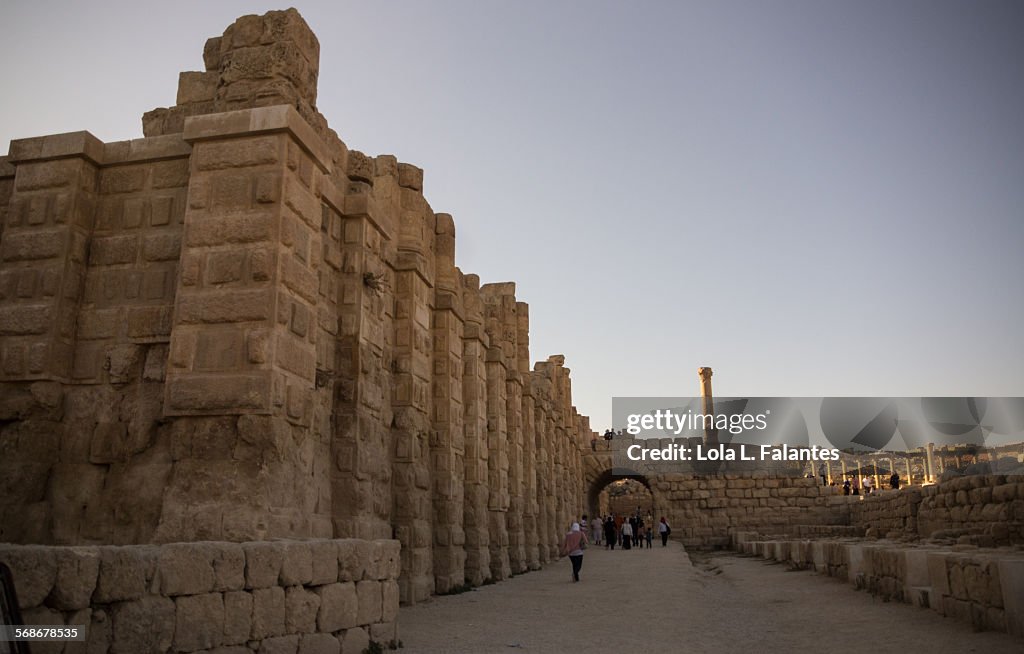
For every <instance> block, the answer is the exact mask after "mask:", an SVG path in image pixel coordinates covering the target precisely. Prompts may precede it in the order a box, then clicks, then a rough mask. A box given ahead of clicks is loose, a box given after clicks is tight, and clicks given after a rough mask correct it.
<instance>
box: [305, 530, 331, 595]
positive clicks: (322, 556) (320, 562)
mask: <svg viewBox="0 0 1024 654" xmlns="http://www.w3.org/2000/svg"><path fill="white" fill-rule="evenodd" d="M309 551H310V556H311V557H312V579H311V580H310V584H311V585H313V586H322V585H324V584H333V583H334V582H336V581H338V546H337V545H336V544H335V542H334V541H333V540H317V541H311V542H310V543H309Z"/></svg>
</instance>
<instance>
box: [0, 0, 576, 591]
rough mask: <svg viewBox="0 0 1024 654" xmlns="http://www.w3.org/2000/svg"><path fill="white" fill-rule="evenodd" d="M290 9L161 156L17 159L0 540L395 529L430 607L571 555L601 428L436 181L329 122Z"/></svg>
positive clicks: (4, 265) (314, 58) (246, 37)
mask: <svg viewBox="0 0 1024 654" xmlns="http://www.w3.org/2000/svg"><path fill="white" fill-rule="evenodd" d="M318 57H319V44H318V42H317V40H316V37H315V36H314V35H313V33H312V32H311V31H310V30H309V28H308V26H307V25H306V24H305V22H304V21H303V20H302V18H301V17H300V16H299V15H298V13H297V12H295V11H294V10H288V11H283V12H270V13H268V14H266V15H264V16H245V17H242V18H240V19H239V20H238V21H236V22H235V23H234V24H233V25H231V26H230V27H229V28H228V29H227V30H226V31H225V32H224V34H223V35H222V36H221V37H216V38H213V39H210V41H209V42H207V45H206V48H205V51H204V63H205V68H206V70H205V71H203V72H186V73H182V75H181V76H180V78H179V86H178V95H177V104H176V105H175V106H174V107H171V108H167V109H156V110H154V111H152V112H149V113H147V114H146V116H144V118H143V127H144V134H145V138H142V139H136V140H132V141H124V142H117V143H103V142H101V141H99V140H98V139H96V138H95V137H93V136H92V135H91V134H89V133H87V132H77V133H72V134H62V135H56V136H45V137H39V138H30V139H22V140H18V141H14V142H13V143H12V144H11V148H10V155H9V156H8V157H4V158H0V447H2V451H3V457H2V459H0V491H2V492H0V540H2V541H7V542H12V543H33V544H47V545H64V546H82V545H103V546H106V545H126V546H127V545H136V544H147V543H154V544H156V543H177V542H186V543H187V542H195V541H218V542H234V543H238V542H249V541H264V540H268V539H323V538H328V539H329V538H352V539H360V540H377V539H392V538H393V539H396V541H398V542H399V543H400V544H401V550H400V552H401V553H400V562H401V574H400V575H396V577H395V578H396V580H397V581H396V583H397V593H396V594H395V601H396V602H397V601H398V598H399V597H400V598H401V600H402V601H403V602H416V601H420V600H422V599H424V598H426V597H427V596H429V595H430V594H432V593H435V592H447V591H450V590H452V589H455V588H457V587H460V586H462V585H463V584H466V583H469V584H474V585H475V584H481V583H484V582H485V581H488V580H499V579H504V578H507V577H508V576H510V575H512V574H515V573H520V572H524V571H526V570H528V569H535V568H537V567H538V566H539V565H540V564H541V563H543V562H545V561H548V560H550V559H552V558H556V557H557V548H558V543H559V541H560V539H561V536H562V534H563V533H564V531H565V529H566V527H567V526H568V524H569V522H570V520H571V518H572V516H574V515H577V514H578V512H579V509H580V505H581V493H582V481H581V473H580V471H581V464H580V450H581V444H586V443H589V441H590V438H591V434H590V432H589V423H588V421H587V420H586V419H585V418H583V417H581V416H579V415H578V414H577V412H576V410H575V408H574V407H573V406H572V399H571V385H570V383H569V370H568V368H566V367H565V365H564V358H562V357H561V356H556V357H551V358H549V359H547V360H545V361H543V362H541V363H539V364H537V366H536V367H535V368H534V369H533V370H531V369H530V353H529V314H528V307H527V305H526V304H525V303H523V302H520V301H517V298H516V288H515V285H514V284H513V283H501V284H484V285H481V284H480V280H479V278H478V277H477V276H475V275H470V274H465V273H464V272H463V271H461V270H460V269H459V268H458V267H457V266H456V265H455V223H454V220H453V219H452V217H451V216H449V215H447V214H443V213H435V212H434V210H433V209H432V208H431V207H430V205H429V203H428V202H427V200H426V199H425V197H424V195H423V171H422V170H420V169H419V168H417V167H416V166H413V165H410V164H406V163H402V162H399V161H398V160H397V159H396V158H395V157H393V156H390V155H381V156H377V157H370V156H367V155H365V154H363V153H361V152H358V151H355V150H349V149H348V147H347V146H346V145H345V144H344V143H343V142H342V141H341V139H339V138H338V136H337V134H335V133H334V132H333V131H332V130H331V129H330V128H329V126H328V124H327V121H326V119H325V118H324V117H323V116H322V115H321V114H320V113H319V112H318V110H317V109H316V80H317V70H318V66H319V62H318Z"/></svg>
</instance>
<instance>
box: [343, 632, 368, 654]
mask: <svg viewBox="0 0 1024 654" xmlns="http://www.w3.org/2000/svg"><path fill="white" fill-rule="evenodd" d="M369 646H370V634H369V633H368V632H367V630H366V629H363V628H362V627H353V628H352V629H348V630H347V631H345V635H344V637H342V640H341V651H342V653H343V654H348V652H363V651H364V650H366V649H367V648H368V647H369Z"/></svg>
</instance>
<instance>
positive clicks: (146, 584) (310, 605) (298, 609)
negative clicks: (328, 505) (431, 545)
mask: <svg viewBox="0 0 1024 654" xmlns="http://www.w3.org/2000/svg"><path fill="white" fill-rule="evenodd" d="M0 562H3V563H6V564H7V565H8V566H9V567H10V568H11V570H12V572H13V574H14V579H15V587H16V590H17V593H18V602H19V604H20V606H21V611H22V618H23V620H24V622H25V623H26V624H32V625H43V624H47V625H57V624H64V625H87V626H88V637H87V640H86V642H77V643H68V644H67V648H66V649H64V646H65V644H64V643H56V642H51V643H47V642H34V643H32V649H33V652H43V653H44V654H45V653H47V652H61V651H64V652H107V651H109V652H111V653H112V654H121V653H123V654H134V653H137V652H198V651H203V652H205V651H216V652H218V653H219V654H244V653H246V652H251V651H252V650H257V651H259V652H273V653H275V654H277V653H289V654H294V653H296V652H302V653H310V654H312V653H314V652H316V653H332V654H339V652H341V651H344V652H345V653H346V654H348V653H350V652H357V653H358V652H362V651H363V650H364V649H365V648H366V647H367V646H368V645H369V643H370V641H375V642H378V643H381V644H383V645H385V646H387V645H390V644H393V643H396V642H397V640H398V635H397V625H396V620H397V616H398V583H397V581H396V579H397V577H398V574H399V566H400V561H399V542H398V541H396V540H375V541H367V540H355V539H344V540H308V541H264V542H250V543H225V542H196V543H171V544H166V545H137V546H136V545H133V546H125V547H114V546H110V547H106V546H99V547H48V546H32V545H27V546H26V545H0Z"/></svg>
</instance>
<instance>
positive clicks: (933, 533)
mask: <svg viewBox="0 0 1024 654" xmlns="http://www.w3.org/2000/svg"><path fill="white" fill-rule="evenodd" d="M850 524H851V525H853V526H855V527H859V528H860V529H862V530H864V531H865V532H866V533H867V534H868V535H869V536H871V535H877V536H888V537H890V538H896V537H899V538H906V539H917V538H925V539H927V538H932V539H940V540H941V539H958V540H960V542H961V543H964V544H974V545H980V546H990V547H991V546H997V545H1010V544H1014V543H1024V477H1021V476H1019V475H969V476H964V477H958V478H955V479H950V480H947V481H945V482H942V483H940V484H936V485H933V486H924V487H920V486H912V487H909V488H903V489H900V490H898V491H896V490H883V491H876V492H875V493H872V494H871V495H868V496H865V497H862V498H861V499H860V501H856V502H852V503H851V504H850Z"/></svg>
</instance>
